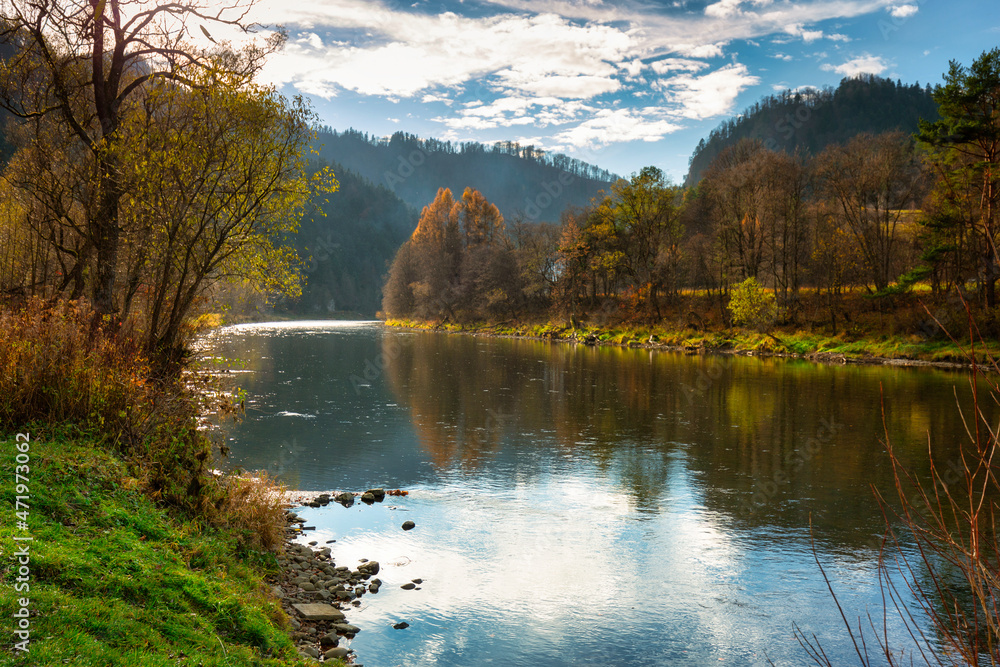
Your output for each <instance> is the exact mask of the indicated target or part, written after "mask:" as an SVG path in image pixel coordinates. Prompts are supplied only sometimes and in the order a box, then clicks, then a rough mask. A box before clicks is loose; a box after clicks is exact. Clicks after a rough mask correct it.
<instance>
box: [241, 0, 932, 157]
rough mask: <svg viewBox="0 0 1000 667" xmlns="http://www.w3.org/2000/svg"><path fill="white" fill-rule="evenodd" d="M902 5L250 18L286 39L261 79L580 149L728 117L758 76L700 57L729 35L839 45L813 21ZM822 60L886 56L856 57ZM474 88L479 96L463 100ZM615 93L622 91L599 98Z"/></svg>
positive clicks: (621, 7)
mask: <svg viewBox="0 0 1000 667" xmlns="http://www.w3.org/2000/svg"><path fill="white" fill-rule="evenodd" d="M904 2H916V0H794V1H793V0H780V1H777V2H776V1H774V0H710V1H709V4H708V6H707V7H704V10H703V11H697V10H695V9H694V7H691V8H688V5H687V3H686V2H682V3H681V4H680V5H679V7H680V8H681V9H683V11H679V12H678V11H664V10H663V9H662V3H659V4H660V5H661V7H660V8H658V7H657V4H658V3H649V2H647V1H646V0H621V1H617V0H616V1H614V2H612V1H611V0H479V2H478V3H476V4H477V5H478V7H477V10H476V11H475V12H472V13H469V14H466V13H465V8H464V7H462V6H461V5H457V4H456V5H454V6H455V8H456V10H457V12H462V13H461V14H459V13H456V12H445V13H440V14H435V13H433V10H432V9H431V8H430V4H429V3H417V4H416V5H415V6H414V7H410V8H407V7H405V6H402V5H397V4H392V5H390V4H387V3H388V0H296V1H295V2H289V1H288V0H260V2H259V4H258V5H257V6H256V8H255V11H256V12H258V13H257V14H256V15H255V16H254V17H253V18H254V19H256V20H259V21H261V22H262V23H264V24H266V25H275V24H283V25H285V26H287V27H288V28H289V30H290V34H291V37H290V40H289V42H288V44H287V45H286V48H285V50H284V51H283V52H282V53H280V54H278V55H277V56H275V57H274V58H272V59H271V61H270V62H269V65H268V67H267V69H266V71H265V75H266V76H265V77H264V79H265V80H266V81H267V82H270V83H274V84H277V85H285V84H290V85H292V86H294V87H296V88H298V89H299V90H300V91H302V92H305V93H309V94H314V95H319V96H323V97H332V96H335V95H337V94H339V93H341V92H342V91H354V92H356V93H358V94H361V95H376V96H382V97H385V98H388V99H390V100H393V101H400V100H413V101H418V100H419V101H422V102H423V103H428V104H432V103H433V104H441V105H446V107H447V108H444V107H434V108H435V109H436V110H437V111H436V112H435V113H439V114H440V115H439V116H438V117H437V118H434V120H435V121H437V122H440V123H441V124H442V125H443V126H444V128H445V134H446V136H448V135H450V136H457V134H458V133H461V132H466V133H474V132H478V131H482V130H489V129H497V128H502V127H515V126H522V127H523V126H527V125H534V126H536V127H554V128H557V129H558V130H559V132H558V136H560V137H561V139H560V141H562V142H563V143H565V144H566V145H570V146H577V147H578V146H580V145H584V144H586V145H592V144H594V143H600V142H604V141H605V140H606V141H607V142H609V143H613V142H614V141H618V140H621V141H634V140H653V139H647V137H654V136H656V137H662V136H664V135H665V134H667V133H669V132H672V131H674V130H676V129H677V124H678V123H681V122H682V121H681V119H703V118H710V117H714V116H718V115H721V114H725V113H729V112H731V110H732V107H733V105H734V103H735V101H736V99H737V96H738V95H739V94H740V93H741V92H742V91H744V90H745V89H746V88H747V87H748V86H752V85H755V84H757V83H759V81H760V80H759V78H758V77H757V76H753V75H751V74H750V72H749V71H748V70H747V68H746V67H745V66H743V65H741V64H738V63H736V62H733V63H732V64H727V65H724V66H722V67H719V68H717V69H714V70H713V69H712V66H711V65H710V64H709V62H706V61H711V59H714V58H725V57H726V56H727V55H731V54H730V52H731V50H732V49H731V48H730V45H731V44H733V43H734V42H735V43H740V44H744V43H753V40H755V39H761V38H768V39H769V40H771V41H773V40H775V38H776V37H777V38H779V39H780V38H781V37H784V39H786V40H796V41H797V40H802V41H803V42H807V43H809V42H815V41H817V40H821V39H828V40H832V41H838V42H846V41H849V38H848V37H847V36H846V35H843V34H825V33H824V32H823V31H822V30H819V29H816V28H814V26H817V25H821V24H822V22H823V21H828V20H844V19H848V18H852V17H856V16H860V15H863V14H867V13H871V12H875V11H878V12H882V11H884V10H886V9H887V8H890V11H898V10H897V9H896V8H902V7H908V6H911V5H909V4H906V5H904V4H901V3H904ZM466 4H467V5H468V4H469V3H466ZM484 8H485V11H484ZM903 11H906V10H903ZM893 15H894V16H895V14H893ZM775 50H777V49H775ZM774 57H776V58H779V59H782V60H787V59H789V58H790V56H785V55H784V54H781V53H778V54H776V55H775V56H774ZM727 60H728V59H727ZM727 60H723V61H721V62H727ZM825 67H826V68H827V69H829V70H831V71H838V72H841V73H847V72H853V71H855V70H857V71H878V72H882V71H884V70H885V69H886V67H887V65H886V63H885V62H884V61H882V60H881V58H876V57H874V56H862V57H860V58H855V59H854V60H851V61H848V62H846V63H844V64H842V65H838V66H836V67H835V66H833V65H826V66H825ZM859 68H860V69H859ZM654 77H658V78H657V79H656V80H655V81H654V83H653V84H652V87H650V85H649V84H648V83H647V79H652V78H654ZM470 84H471V85H470ZM466 91H468V92H466ZM473 91H480V92H479V96H480V97H482V98H483V103H481V104H467V103H466V104H463V103H462V102H461V100H463V99H468V97H469V96H470V95H472V94H474V93H473ZM616 93H617V94H618V95H617V96H618V97H620V99H618V100H614V101H610V102H609V101H608V100H607V99H606V98H605V97H603V96H605V95H609V94H616ZM625 94H627V95H628V97H627V98H626V97H625ZM660 95H662V97H661V98H660V99H661V101H660V102H650V101H648V100H650V99H655V98H656V97H657V96H660ZM641 100H647V101H641ZM642 104H660V105H661V106H645V107H641V108H640V107H639V105H642ZM625 107H631V109H628V108H625ZM442 110H443V113H442ZM397 115H398V114H397ZM599 132H606V133H607V137H605V138H604V139H601V138H600V137H599V136H598V133H599ZM470 138H471V137H470Z"/></svg>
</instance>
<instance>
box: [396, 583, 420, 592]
mask: <svg viewBox="0 0 1000 667" xmlns="http://www.w3.org/2000/svg"><path fill="white" fill-rule="evenodd" d="M416 587H417V585H416V584H403V585H402V586H400V588H402V589H403V590H404V591H412V590H413V589H414V588H416Z"/></svg>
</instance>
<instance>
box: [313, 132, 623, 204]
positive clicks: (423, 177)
mask: <svg viewBox="0 0 1000 667" xmlns="http://www.w3.org/2000/svg"><path fill="white" fill-rule="evenodd" d="M317 144H318V150H319V151H320V155H321V156H322V157H324V158H326V159H327V160H330V161H331V162H338V163H340V164H342V165H344V166H345V167H346V168H348V169H350V170H352V171H355V172H357V173H358V174H360V175H362V176H364V177H365V178H367V179H369V180H370V181H372V182H373V183H375V184H378V185H383V186H385V187H387V188H389V189H390V190H392V191H393V192H394V193H395V194H396V195H397V196H398V197H399V198H400V199H402V200H403V201H405V202H406V203H407V204H409V205H411V206H414V207H416V208H417V209H418V210H419V209H421V208H423V207H424V206H426V205H427V204H429V203H430V202H431V201H432V200H433V199H434V196H435V195H436V194H437V191H438V188H441V187H447V188H450V189H451V191H452V193H453V194H454V195H455V197H456V198H457V197H460V196H461V195H462V192H463V191H464V190H465V188H466V187H472V188H475V189H476V190H479V191H480V192H482V193H483V195H484V196H485V197H486V198H487V199H488V200H489V201H491V202H493V203H494V204H496V205H497V207H498V208H499V209H500V212H501V213H503V215H504V217H505V218H507V219H513V218H514V217H516V216H517V215H518V214H523V215H524V216H525V218H526V219H528V220H532V221H538V222H541V221H556V220H558V219H559V215H560V213H562V211H563V210H564V209H565V208H566V207H567V206H570V205H576V206H582V205H585V204H587V203H588V202H589V201H590V199H591V198H592V197H594V196H595V195H596V194H597V192H598V191H599V190H602V189H607V187H608V184H609V183H611V182H613V181H614V180H615V179H616V178H617V177H616V175H615V174H612V173H610V172H608V171H606V170H604V169H599V168H597V167H595V166H593V165H590V164H587V163H585V162H581V161H579V160H576V159H573V158H569V157H566V156H565V155H548V154H545V153H543V152H542V151H538V150H535V149H534V147H531V146H527V147H525V146H520V145H518V144H516V143H513V142H498V143H496V144H494V145H493V146H484V145H483V144H480V143H474V142H470V143H461V144H453V143H451V142H443V141H438V140H436V139H420V138H418V137H415V136H413V135H410V134H404V133H402V132H397V133H396V134H394V135H392V137H390V138H388V139H385V138H378V137H374V136H372V137H369V136H368V135H367V134H363V133H361V132H358V131H356V130H347V131H345V132H336V131H334V130H331V129H329V128H324V129H322V130H321V131H320V134H319V137H318V140H317Z"/></svg>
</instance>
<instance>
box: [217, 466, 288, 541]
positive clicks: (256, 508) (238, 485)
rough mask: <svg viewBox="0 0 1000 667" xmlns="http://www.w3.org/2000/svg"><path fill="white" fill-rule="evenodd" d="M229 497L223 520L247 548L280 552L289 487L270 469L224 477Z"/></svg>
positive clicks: (224, 506) (226, 501) (227, 496)
mask: <svg viewBox="0 0 1000 667" xmlns="http://www.w3.org/2000/svg"><path fill="white" fill-rule="evenodd" d="M222 485H223V486H224V488H225V492H226V500H225V503H224V505H223V506H222V509H221V516H220V519H221V520H223V521H224V522H225V523H226V524H227V526H228V527H229V528H231V529H233V530H234V531H236V532H237V534H238V535H239V536H240V538H241V541H242V543H243V544H244V546H245V547H248V548H252V549H260V550H267V551H280V550H282V549H283V548H284V544H285V526H286V521H285V502H286V501H285V495H286V494H287V492H288V488H287V487H286V486H285V485H283V484H281V483H280V482H278V481H277V480H276V479H274V478H273V477H271V476H270V475H268V474H267V473H266V472H255V473H245V474H243V475H239V476H235V475H234V476H229V477H224V478H223V480H222Z"/></svg>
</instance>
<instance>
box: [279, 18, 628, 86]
mask: <svg viewBox="0 0 1000 667" xmlns="http://www.w3.org/2000/svg"><path fill="white" fill-rule="evenodd" d="M288 4H296V5H297V6H296V8H295V9H292V10H288V11H289V12H290V13H291V16H294V17H296V18H297V19H298V20H299V21H308V22H310V23H318V22H320V21H323V22H326V23H328V24H331V25H337V26H338V27H341V28H345V29H346V28H360V29H364V30H367V31H369V33H367V34H371V35H372V39H371V40H368V42H370V43H368V42H365V41H364V40H362V41H358V42H356V44H355V45H353V46H344V45H342V44H331V45H327V46H323V45H322V43H320V44H318V45H317V44H316V43H315V42H314V41H313V40H309V39H307V40H301V39H295V40H292V41H291V42H290V43H289V44H288V45H287V46H286V48H285V50H284V51H283V52H282V53H280V54H278V55H277V56H275V57H274V58H273V59H272V60H271V61H270V63H269V65H268V68H267V70H266V78H267V79H268V80H269V82H272V83H276V84H285V83H292V84H293V85H295V86H296V87H298V88H300V89H301V90H304V91H306V92H310V93H313V94H320V95H324V96H330V95H332V94H335V91H336V89H337V88H343V89H347V90H354V91H357V92H359V93H362V94H366V95H383V96H398V97H413V96H414V95H416V94H418V93H421V92H423V91H426V90H428V89H429V88H433V87H435V86H443V87H450V86H455V85H458V84H461V83H464V82H466V81H469V80H472V79H476V78H481V77H488V76H497V77H499V78H500V79H501V82H502V83H503V84H505V85H507V86H525V85H533V86H535V87H537V88H538V89H539V91H540V92H541V93H542V94H544V93H545V92H546V90H545V88H546V84H548V85H551V86H555V87H560V88H561V89H563V90H566V91H569V94H571V95H573V96H580V95H583V96H589V95H593V94H599V92H594V91H604V92H608V91H610V90H615V89H617V85H618V84H617V83H616V82H615V79H614V78H613V76H614V75H615V74H616V73H617V72H618V71H619V70H618V68H617V67H616V66H615V65H614V63H620V62H625V61H626V60H627V59H628V60H631V59H634V56H633V57H629V56H630V53H631V52H634V51H635V50H636V45H635V44H634V43H633V36H632V35H631V34H630V33H629V32H628V31H626V30H624V29H621V28H615V27H611V26H607V25H598V24H590V25H584V26H581V25H576V24H574V23H572V22H570V21H568V20H567V19H564V18H561V17H559V16H556V15H553V14H541V15H536V16H524V15H513V14H501V15H498V16H493V17H486V18H469V17H462V16H458V15H456V14H453V13H444V14H440V15H426V14H416V13H409V12H402V11H392V10H388V9H386V8H384V7H382V6H381V5H378V4H377V3H370V2H362V1H360V0H340V1H333V2H329V3H326V4H320V3H318V2H308V1H307V2H303V3H288ZM372 40H374V41H372ZM553 77H586V78H585V79H581V80H578V81H576V82H575V85H570V82H567V80H566V79H565V78H553ZM601 77H603V78H604V79H605V81H603V82H602V83H600V84H598V83H597V79H598V78H601Z"/></svg>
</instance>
